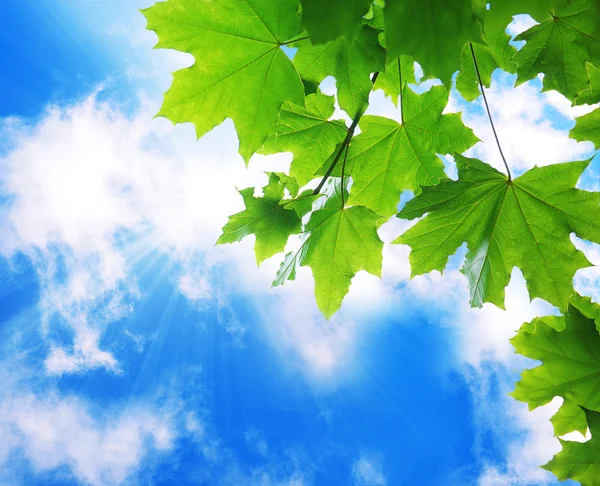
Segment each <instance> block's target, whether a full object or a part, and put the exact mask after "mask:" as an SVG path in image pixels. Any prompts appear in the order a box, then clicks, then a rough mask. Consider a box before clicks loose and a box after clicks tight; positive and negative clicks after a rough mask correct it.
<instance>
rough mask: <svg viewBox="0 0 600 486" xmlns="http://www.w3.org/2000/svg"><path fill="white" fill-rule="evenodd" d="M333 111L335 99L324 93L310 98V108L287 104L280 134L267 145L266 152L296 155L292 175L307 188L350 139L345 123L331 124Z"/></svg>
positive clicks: (280, 118) (281, 118)
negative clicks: (345, 139)
mask: <svg viewBox="0 0 600 486" xmlns="http://www.w3.org/2000/svg"><path fill="white" fill-rule="evenodd" d="M333 110H334V107H333V96H326V95H324V94H321V93H316V94H311V95H309V96H307V97H306V108H305V107H303V106H299V105H295V104H293V103H285V104H284V105H283V106H282V107H281V112H280V113H279V121H278V123H277V133H276V134H275V135H273V136H271V137H269V138H268V139H267V140H266V141H265V145H264V147H263V149H262V152H263V153H265V154H272V153H277V152H292V153H293V154H294V159H293V161H292V165H291V167H290V175H291V176H293V177H295V178H296V179H297V180H298V182H299V183H300V185H301V186H303V185H304V184H306V183H307V182H308V181H310V180H311V179H312V178H313V176H314V174H315V172H316V171H317V170H318V169H319V168H320V167H321V166H322V165H323V164H324V163H325V161H326V160H327V158H328V157H329V156H330V155H331V154H332V153H333V152H334V150H335V148H336V147H337V144H338V143H340V142H341V141H342V140H344V138H345V137H346V133H347V129H346V125H345V124H344V123H343V122H342V121H339V120H337V121H329V118H330V117H331V115H333Z"/></svg>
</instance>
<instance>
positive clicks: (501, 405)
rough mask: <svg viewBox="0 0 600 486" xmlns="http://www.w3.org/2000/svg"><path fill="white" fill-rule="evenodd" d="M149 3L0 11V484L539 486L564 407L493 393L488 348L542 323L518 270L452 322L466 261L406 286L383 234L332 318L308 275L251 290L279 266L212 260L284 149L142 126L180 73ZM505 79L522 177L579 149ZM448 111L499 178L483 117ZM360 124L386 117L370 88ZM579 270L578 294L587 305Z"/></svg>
mask: <svg viewBox="0 0 600 486" xmlns="http://www.w3.org/2000/svg"><path fill="white" fill-rule="evenodd" d="M151 3H152V2H151V1H144V2H142V1H136V2H134V1H132V2H117V1H111V0H104V1H101V0H98V1H83V0H80V1H76V0H69V1H62V2H44V1H42V2H39V1H33V0H25V1H20V2H4V3H2V5H1V6H0V44H1V48H0V64H1V65H2V66H8V69H2V70H1V71H0V235H2V236H1V237H0V322H1V324H0V377H1V379H2V383H3V386H2V389H1V390H0V435H1V436H2V437H3V441H2V442H3V444H2V445H0V465H1V466H0V484H7V485H8V484H11V485H17V484H23V485H34V484H57V485H58V484H60V485H63V484H93V485H104V484H160V485H162V484H165V485H166V484H177V485H182V484H208V485H238V484H248V485H254V484H256V485H261V486H271V485H287V486H305V485H342V484H348V485H374V486H377V485H404V484H419V485H449V484H451V485H454V484H456V485H483V486H496V485H533V484H557V483H554V482H553V481H552V477H551V476H550V475H548V474H547V473H545V472H544V471H542V470H539V469H537V467H536V466H537V465H539V464H542V463H544V462H546V461H547V460H549V459H550V458H551V456H552V455H553V454H554V453H555V452H557V451H558V449H559V446H558V442H557V441H556V440H555V439H554V438H553V437H552V431H551V426H550V424H549V422H548V418H549V417H550V416H551V415H552V413H554V411H555V410H556V409H557V407H558V405H559V404H560V401H556V400H555V401H554V402H552V404H550V405H549V406H547V407H544V408H541V409H538V410H536V411H534V412H531V413H530V412H528V411H527V408H526V406H524V405H523V404H519V403H517V402H514V401H513V400H512V399H510V398H509V397H508V396H507V392H508V391H510V389H511V388H512V387H513V385H514V381H515V380H516V378H517V373H518V370H520V369H522V368H523V366H526V365H528V363H525V362H524V361H523V360H522V359H520V358H519V357H517V356H515V355H514V354H513V352H512V348H511V346H510V344H509V343H508V339H509V338H510V336H511V335H512V334H513V333H514V330H516V329H517V328H518V326H519V325H520V323H521V322H523V321H524V320H527V319H529V318H531V317H533V316H534V315H537V314H542V313H545V312H550V311H551V309H550V308H549V306H547V305H546V304H544V303H543V302H539V301H536V302H534V303H529V302H528V299H527V295H526V291H525V287H524V284H523V281H522V277H521V276H520V273H519V272H518V271H515V273H514V274H513V281H512V283H511V286H510V287H509V289H508V302H507V311H506V312H504V311H500V310H499V309H496V308H493V307H491V306H490V307H488V306H485V307H484V308H483V309H481V310H472V309H469V308H468V306H467V297H466V285H465V282H464V280H463V278H462V276H461V274H460V273H459V272H457V271H456V268H458V266H459V265H460V258H461V255H462V254H461V252H459V254H458V255H457V256H456V257H455V258H454V260H455V261H454V266H453V268H452V269H451V270H449V271H447V272H446V274H445V276H444V278H442V277H441V276H440V275H439V274H432V275H428V276H424V277H419V278H417V279H414V280H412V281H409V280H408V275H409V270H408V264H407V255H408V249H407V248H405V247H402V246H398V245H394V246H392V245H386V248H385V251H384V278H383V280H378V279H375V278H374V277H372V276H367V275H359V276H357V278H356V279H355V281H354V283H353V286H352V289H351V292H350V294H349V296H348V298H347V299H346V301H345V303H344V307H343V309H342V311H341V312H340V313H339V314H338V315H336V316H335V317H334V318H333V319H332V320H331V321H330V322H327V321H325V320H324V319H323V318H322V317H321V316H320V315H319V313H318V311H317V309H316V307H315V305H314V299H313V297H312V290H313V287H312V285H313V284H312V281H311V277H310V272H308V271H302V272H300V274H299V277H298V279H297V281H295V282H290V283H288V284H286V285H285V286H284V287H283V288H278V289H271V288H270V280H271V277H272V275H274V272H275V270H276V268H277V267H278V260H277V257H275V258H272V259H270V260H268V261H267V262H265V263H264V264H263V265H262V266H261V267H260V268H259V269H258V268H256V265H255V263H254V257H253V254H252V241H246V242H244V243H241V244H238V245H227V246H223V247H218V248H215V247H214V241H215V240H216V238H217V236H218V234H219V228H220V227H221V226H222V225H223V224H224V223H225V221H226V220H227V215H229V214H232V213H234V212H236V211H238V210H239V209H240V206H241V200H240V198H239V197H238V196H237V195H236V192H235V186H237V187H246V186H248V185H257V184H259V183H261V182H264V180H265V176H264V173H263V171H264V170H268V169H270V168H275V167H276V168H277V169H278V170H281V167H282V166H283V167H285V164H289V157H288V156H287V155H285V154H284V155H275V156H269V157H261V156H257V157H255V158H254V159H253V160H252V162H251V164H250V168H249V169H248V170H246V169H245V167H244V163H243V161H242V159H241V158H240V157H239V156H238V155H237V153H236V150H237V139H236V137H235V132H234V130H233V126H232V124H231V123H230V122H229V121H228V122H225V123H224V124H223V125H222V126H220V127H218V128H217V129H215V130H213V131H212V132H211V133H210V134H208V135H207V136H206V137H204V138H203V139H201V140H200V141H196V139H195V136H194V134H193V130H192V129H191V127H189V126H185V125H184V126H178V127H172V126H171V124H170V123H169V122H167V121H165V120H162V119H153V114H154V113H155V112H156V111H157V108H158V106H159V105H160V102H161V99H162V93H163V92H164V90H166V89H167V88H168V86H169V83H170V74H169V73H170V72H172V71H174V70H175V69H177V68H180V67H182V66H185V65H187V64H189V63H190V59H189V57H188V56H186V55H182V54H178V53H171V52H164V51H155V50H152V49H151V48H152V46H153V45H154V43H155V40H156V39H155V37H154V34H152V33H150V32H147V31H144V30H143V27H144V24H145V22H144V19H143V17H142V16H141V14H140V13H139V12H138V9H139V8H141V7H145V6H148V5H149V4H151ZM522 22H526V21H524V20H523V21H522ZM517 24H518V22H517ZM515 28H518V25H516V26H515ZM513 83H514V79H513V78H512V77H511V76H508V75H505V74H504V75H503V74H502V73H497V74H496V75H495V77H494V84H493V86H492V89H491V90H490V92H489V93H490V94H489V97H490V100H491V103H492V106H493V107H495V108H494V116H495V118H496V120H497V125H498V128H499V131H500V136H501V139H502V140H503V144H505V146H504V149H505V153H506V154H507V157H508V159H509V160H510V161H511V165H512V166H513V168H514V170H515V171H516V172H518V171H523V170H526V169H527V168H529V167H532V166H533V165H535V164H538V165H541V164H548V163H556V162H559V161H564V160H575V159H578V158H584V157H589V156H591V155H592V153H593V152H592V151H591V146H590V144H576V143H575V142H574V141H572V140H569V139H568V137H567V132H568V129H569V128H570V127H571V126H572V125H573V117H574V116H576V115H578V114H580V113H583V111H582V110H585V109H587V107H584V108H577V109H573V108H571V107H569V104H568V102H566V101H565V100H563V99H562V98H561V97H560V96H558V95H557V94H556V93H546V94H540V87H541V84H540V82H539V81H538V80H536V81H533V82H530V83H526V84H524V85H522V86H520V87H519V88H517V89H512V84H513ZM324 89H325V90H327V89H330V90H334V84H333V83H332V82H330V83H329V84H328V85H327V83H326V86H324ZM499 107H502V108H501V109H500V108H499ZM459 108H466V111H465V113H464V115H463V118H464V120H465V123H467V124H468V125H469V126H471V127H473V128H474V129H475V131H476V133H477V134H478V136H479V137H480V138H481V139H482V140H484V141H489V142H488V143H484V144H478V146H476V147H475V148H474V149H473V150H472V154H473V155H476V156H479V157H482V158H484V160H489V161H490V163H493V164H495V165H496V166H498V167H500V165H499V164H500V161H499V159H498V156H497V154H496V152H495V147H494V146H493V144H492V143H491V140H490V133H489V127H488V126H487V124H486V123H485V119H484V113H483V111H482V108H481V105H480V103H474V104H472V105H470V106H468V107H467V106H466V104H465V103H464V102H463V101H462V100H461V99H460V98H459V97H456V96H453V98H452V99H451V103H450V109H459ZM372 110H373V111H374V112H376V113H386V114H390V115H391V116H397V113H395V112H394V108H393V105H391V103H390V102H389V100H386V99H385V98H384V97H383V95H382V93H381V92H378V93H375V94H374V95H373V98H372ZM599 167H600V161H599V160H595V161H594V163H593V164H592V166H591V167H590V169H588V171H587V173H586V175H585V177H584V178H583V179H582V181H580V185H582V186H583V187H586V188H587V189H595V190H598V189H600V188H599V187H598V184H599V183H600V178H598V174H599V173H600V169H599ZM405 227H406V223H403V222H401V221H393V222H391V223H390V224H388V225H386V226H384V228H382V237H383V238H384V240H385V241H386V242H389V241H391V240H392V239H393V237H394V236H396V235H398V234H399V232H400V231H401V230H402V228H405ZM577 244H578V245H580V246H581V247H582V249H584V250H585V251H586V253H587V254H588V256H589V258H590V259H591V260H592V261H593V262H595V263H596V264H600V251H599V249H598V247H597V246H592V245H589V244H586V243H585V242H578V243H577ZM599 279H600V274H599V272H598V271H597V268H592V269H588V270H584V271H581V272H579V274H578V275H577V278H576V285H577V286H578V288H579V289H580V290H581V291H582V292H584V293H587V294H589V295H595V296H596V297H598V294H599V290H598V289H599V286H598V282H599Z"/></svg>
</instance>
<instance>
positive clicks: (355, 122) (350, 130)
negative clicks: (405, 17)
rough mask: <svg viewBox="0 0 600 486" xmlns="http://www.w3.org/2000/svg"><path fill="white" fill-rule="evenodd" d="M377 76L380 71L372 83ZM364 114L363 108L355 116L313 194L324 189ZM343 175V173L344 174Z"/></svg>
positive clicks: (374, 76)
mask: <svg viewBox="0 0 600 486" xmlns="http://www.w3.org/2000/svg"><path fill="white" fill-rule="evenodd" d="M377 76H379V73H375V74H373V76H372V77H371V83H373V84H375V81H377ZM362 115H363V112H362V110H359V111H358V113H357V114H356V116H355V117H354V120H352V124H351V125H350V128H348V133H346V138H344V140H343V141H342V144H341V145H340V148H339V149H338V151H337V153H336V154H335V157H334V158H333V161H332V162H331V165H330V166H329V168H328V169H327V172H325V175H324V176H323V178H322V179H321V182H319V185H318V186H317V187H316V188H315V190H314V191H313V194H315V195H316V194H319V193H320V192H321V189H323V186H324V185H325V182H327V179H328V178H329V176H330V175H331V173H332V172H333V169H335V166H336V165H337V163H338V161H339V160H340V157H341V156H342V153H343V152H344V149H345V148H346V147H347V146H348V145H349V144H350V140H351V139H352V136H353V135H354V130H356V127H357V126H358V122H359V120H360V117H361V116H362ZM342 176H343V174H342ZM342 200H343V196H342Z"/></svg>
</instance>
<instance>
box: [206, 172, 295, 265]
mask: <svg viewBox="0 0 600 486" xmlns="http://www.w3.org/2000/svg"><path fill="white" fill-rule="evenodd" d="M288 183H289V181H288ZM285 187H286V186H285V183H283V182H282V180H281V177H280V175H278V174H276V173H272V174H270V176H269V183H268V184H267V185H266V186H265V187H264V188H263V197H255V196H254V188H253V187H248V188H246V189H242V190H241V191H239V192H240V194H241V195H242V198H243V199H244V204H245V205H246V209H245V210H244V211H241V212H239V213H237V214H234V215H233V216H230V217H229V221H228V222H227V224H226V225H225V226H223V233H222V234H221V236H220V237H219V239H218V240H217V244H218V245H222V244H224V243H235V242H237V241H241V240H242V239H243V238H245V237H246V236H248V235H251V234H253V235H255V236H256V242H255V244H254V253H255V254H256V262H257V263H258V264H260V263H261V262H263V261H264V260H266V259H267V258H269V257H272V256H273V255H275V254H276V253H279V252H282V251H283V250H284V248H285V245H286V243H287V240H288V237H289V236H290V235H292V234H298V233H300V231H301V218H302V216H300V215H298V213H297V212H296V211H295V210H294V208H293V207H286V206H287V204H288V203H289V201H288V200H283V196H284V189H285Z"/></svg>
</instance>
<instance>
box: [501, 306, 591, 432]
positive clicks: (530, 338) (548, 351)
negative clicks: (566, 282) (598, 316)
mask: <svg viewBox="0 0 600 486" xmlns="http://www.w3.org/2000/svg"><path fill="white" fill-rule="evenodd" d="M589 305H592V304H591V302H590V301H589V300H586V299H584V298H582V297H580V296H578V295H573V296H572V297H571V299H570V301H569V306H568V309H567V312H566V313H565V315H564V317H563V318H562V320H563V322H564V325H563V329H555V328H554V327H552V326H551V325H548V323H547V321H545V320H543V319H538V320H536V321H535V322H534V323H533V325H527V326H525V327H523V328H521V329H520V330H519V332H518V333H517V335H516V336H515V337H513V338H512V339H511V341H510V342H511V343H512V345H513V346H514V347H515V350H516V352H517V353H519V354H522V355H524V356H526V357H528V358H531V359H536V360H539V361H541V362H542V364H541V365H540V366H537V367H536V368H533V369H530V370H526V371H524V372H523V374H522V377H521V380H520V381H519V382H518V383H517V386H516V388H515V391H514V392H513V393H512V396H513V397H515V398H516V399H517V400H520V401H522V402H526V403H527V404H528V405H529V409H530V410H533V409H534V408H536V407H539V406H541V405H545V404H546V403H548V402H550V401H551V400H552V399H553V398H554V397H557V396H559V397H562V398H564V399H565V400H568V401H569V402H572V403H574V404H576V405H580V406H583V407H586V408H589V409H591V410H597V411H600V388H598V383H599V382H600V334H599V333H598V329H597V328H596V324H595V322H594V321H593V320H592V319H590V318H588V317H586V316H585V315H584V314H583V313H582V312H581V310H580V308H582V307H583V308H584V309H585V308H586V307H587V306H589ZM595 306H596V307H597V308H598V309H599V310H600V307H598V306H597V305H595ZM578 427H579V425H578Z"/></svg>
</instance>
